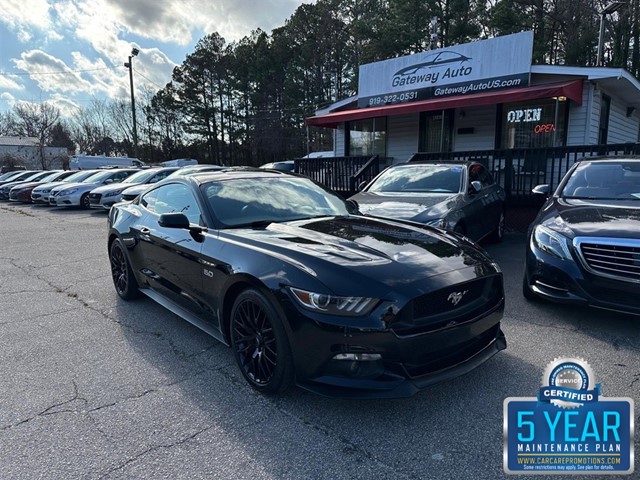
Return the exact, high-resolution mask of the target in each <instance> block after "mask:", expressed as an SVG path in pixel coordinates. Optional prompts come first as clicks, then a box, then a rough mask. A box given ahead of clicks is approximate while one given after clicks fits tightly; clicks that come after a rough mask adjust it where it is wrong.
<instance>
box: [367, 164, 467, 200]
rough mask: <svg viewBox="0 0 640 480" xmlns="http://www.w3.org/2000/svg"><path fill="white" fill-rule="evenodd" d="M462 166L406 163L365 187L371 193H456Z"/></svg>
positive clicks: (458, 189) (458, 188)
mask: <svg viewBox="0 0 640 480" xmlns="http://www.w3.org/2000/svg"><path fill="white" fill-rule="evenodd" d="M461 178H462V167H458V166H452V165H407V166H402V167H395V168H390V169H388V170H387V171H385V172H384V173H383V174H382V175H380V176H379V177H378V179H377V180H376V181H375V182H374V183H373V184H372V185H371V186H370V187H369V188H368V189H367V191H368V192H372V193H383V192H396V193H405V192H406V193H458V192H459V191H460V183H461Z"/></svg>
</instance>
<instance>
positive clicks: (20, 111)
mask: <svg viewBox="0 0 640 480" xmlns="http://www.w3.org/2000/svg"><path fill="white" fill-rule="evenodd" d="M13 112H14V114H15V116H16V130H17V133H18V135H22V136H25V137H35V138H37V139H38V150H39V157H40V158H39V160H40V166H41V167H42V168H43V169H45V170H46V169H47V168H48V167H49V165H48V163H49V162H48V161H47V158H46V155H45V152H44V147H45V146H46V144H47V140H48V138H49V133H50V130H51V128H52V127H53V126H54V125H55V124H56V123H57V122H58V120H59V119H60V110H58V109H57V108H56V107H54V106H53V105H51V104H50V103H46V102H45V103H39V104H36V103H18V104H16V105H15V106H14V107H13Z"/></svg>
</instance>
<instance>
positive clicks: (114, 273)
mask: <svg viewBox="0 0 640 480" xmlns="http://www.w3.org/2000/svg"><path fill="white" fill-rule="evenodd" d="M109 261H110V263H111V278H112V279H113V286H114V287H115V288H116V292H117V294H118V295H120V297H121V298H122V299H123V300H133V299H134V298H137V297H139V296H140V290H138V282H137V281H136V278H135V277H134V275H133V271H132V270H131V266H130V265H129V260H128V259H127V254H126V253H125V251H124V247H123V245H122V242H120V240H119V239H115V240H114V241H113V243H112V244H111V249H110V250H109Z"/></svg>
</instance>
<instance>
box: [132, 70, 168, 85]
mask: <svg viewBox="0 0 640 480" xmlns="http://www.w3.org/2000/svg"><path fill="white" fill-rule="evenodd" d="M133 71H134V72H136V75H140V76H141V77H142V78H144V79H145V80H146V81H147V82H151V83H153V84H154V85H155V86H156V87H158V88H160V89H162V88H164V87H163V86H162V85H158V84H157V83H156V82H154V81H153V80H151V79H150V78H149V77H146V76H144V75H143V74H141V73H140V72H139V71H138V70H136V69H135V68H134V69H133Z"/></svg>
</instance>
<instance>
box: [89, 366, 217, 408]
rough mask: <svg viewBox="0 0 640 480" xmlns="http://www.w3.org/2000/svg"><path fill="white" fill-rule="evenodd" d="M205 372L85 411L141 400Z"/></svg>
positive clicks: (198, 372) (200, 371) (201, 371)
mask: <svg viewBox="0 0 640 480" xmlns="http://www.w3.org/2000/svg"><path fill="white" fill-rule="evenodd" d="M205 372H206V370H199V371H197V372H194V373H192V374H190V375H186V376H185V377H183V378H180V379H178V380H175V381H173V382H167V383H162V384H160V385H157V386H154V387H152V388H148V389H146V390H144V391H142V392H140V393H136V394H133V395H128V396H126V397H123V398H121V399H119V400H116V401H115V402H110V403H105V404H104V405H99V406H97V407H94V408H91V409H89V410H87V411H86V412H84V413H87V414H90V413H95V412H99V411H100V410H104V409H106V408H111V407H115V406H116V405H119V404H121V403H125V402H129V401H135V400H139V399H141V398H143V397H145V396H147V395H149V394H151V393H157V392H160V391H162V390H163V389H165V388H168V387H172V386H174V385H178V384H180V383H183V382H186V381H188V380H191V379H193V378H196V377H198V376H200V375H202V374H204V373H205Z"/></svg>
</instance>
